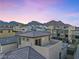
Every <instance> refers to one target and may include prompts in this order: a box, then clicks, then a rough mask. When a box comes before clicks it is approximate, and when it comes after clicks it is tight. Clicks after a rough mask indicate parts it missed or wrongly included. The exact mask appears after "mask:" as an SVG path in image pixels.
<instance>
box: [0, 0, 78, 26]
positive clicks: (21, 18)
mask: <svg viewBox="0 0 79 59" xmlns="http://www.w3.org/2000/svg"><path fill="white" fill-rule="evenodd" d="M0 20H3V21H17V22H22V23H28V22H30V21H39V22H42V23H44V22H48V21H51V20H56V21H59V20H60V21H63V22H64V23H68V24H71V25H76V26H79V0H0Z"/></svg>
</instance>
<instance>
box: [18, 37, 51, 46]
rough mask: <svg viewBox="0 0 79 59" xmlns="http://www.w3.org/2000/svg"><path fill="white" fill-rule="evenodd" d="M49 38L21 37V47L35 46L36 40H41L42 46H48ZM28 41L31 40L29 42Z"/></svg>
mask: <svg viewBox="0 0 79 59" xmlns="http://www.w3.org/2000/svg"><path fill="white" fill-rule="evenodd" d="M49 38H50V37H49V36H44V37H36V38H27V37H20V39H21V45H19V46H21V47H24V46H31V45H35V40H38V39H41V45H46V44H47V43H49ZM27 39H29V40H28V41H27Z"/></svg>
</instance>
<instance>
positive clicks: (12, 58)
mask: <svg viewBox="0 0 79 59" xmlns="http://www.w3.org/2000/svg"><path fill="white" fill-rule="evenodd" d="M2 59H46V58H45V57H44V56H42V55H41V54H40V53H38V52H37V51H36V50H34V49H33V48H31V47H29V46H27V47H23V48H19V49H16V50H14V51H11V52H7V53H6V54H5V55H4V56H3V58H2Z"/></svg>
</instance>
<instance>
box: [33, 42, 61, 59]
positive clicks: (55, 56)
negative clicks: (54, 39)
mask: <svg viewBox="0 0 79 59" xmlns="http://www.w3.org/2000/svg"><path fill="white" fill-rule="evenodd" d="M32 47H33V48H34V49H35V50H36V51H37V52H39V53H40V54H41V55H43V56H44V57H45V58H46V59H59V53H60V52H61V47H62V42H61V41H60V42H58V43H56V44H54V45H50V46H49V47H48V46H44V47H43V46H40V47H39V46H32Z"/></svg>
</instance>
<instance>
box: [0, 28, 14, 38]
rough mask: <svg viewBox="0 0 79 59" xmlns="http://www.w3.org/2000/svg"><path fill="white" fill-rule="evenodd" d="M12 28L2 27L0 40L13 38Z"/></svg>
mask: <svg viewBox="0 0 79 59" xmlns="http://www.w3.org/2000/svg"><path fill="white" fill-rule="evenodd" d="M14 35H15V32H14V31H13V28H7V27H2V28H0V38H4V37H10V36H14Z"/></svg>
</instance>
